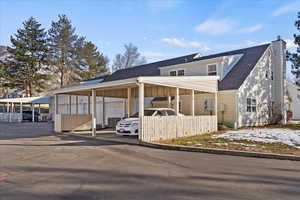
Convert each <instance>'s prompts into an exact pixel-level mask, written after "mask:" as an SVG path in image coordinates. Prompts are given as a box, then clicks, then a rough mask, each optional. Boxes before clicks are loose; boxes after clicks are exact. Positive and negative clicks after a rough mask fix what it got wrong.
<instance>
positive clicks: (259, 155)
mask: <svg viewBox="0 0 300 200" xmlns="http://www.w3.org/2000/svg"><path fill="white" fill-rule="evenodd" d="M140 144H141V145H143V146H146V147H151V148H156V149H164V150H176V151H190V152H202V153H211V154H221V155H231V156H244V157H256V158H269V159H279V160H292V161H300V156H290V155H282V154H272V153H257V152H247V151H236V150H224V149H212V148H201V147H188V146H181V145H167V144H160V143H153V142H140Z"/></svg>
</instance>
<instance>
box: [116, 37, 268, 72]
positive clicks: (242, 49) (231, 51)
mask: <svg viewBox="0 0 300 200" xmlns="http://www.w3.org/2000/svg"><path fill="white" fill-rule="evenodd" d="M265 45H270V43H265V44H260V45H256V46H251V47H246V48H241V49H235V50H230V51H224V52H220V53H214V54H209V55H204V56H201V57H199V58H196V59H194V60H200V59H203V58H205V57H213V56H217V55H221V54H228V53H233V52H236V51H245V50H248V49H252V48H257V47H261V46H265ZM198 53H199V52H197V53H192V54H188V55H184V56H179V57H173V58H169V59H165V60H160V61H156V62H150V63H145V64H142V65H136V66H133V67H128V68H124V69H119V70H117V71H115V72H118V71H124V70H131V69H135V68H137V67H143V66H147V65H150V64H157V63H161V62H167V61H170V60H173V59H180V58H184V57H188V56H193V55H195V54H198ZM115 72H113V73H115Z"/></svg>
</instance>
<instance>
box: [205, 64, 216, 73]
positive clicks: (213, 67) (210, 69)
mask: <svg viewBox="0 0 300 200" xmlns="http://www.w3.org/2000/svg"><path fill="white" fill-rule="evenodd" d="M207 72H208V76H216V75H217V64H209V65H207Z"/></svg>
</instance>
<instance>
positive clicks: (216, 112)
mask: <svg viewBox="0 0 300 200" xmlns="http://www.w3.org/2000/svg"><path fill="white" fill-rule="evenodd" d="M215 116H216V128H217V130H218V92H215Z"/></svg>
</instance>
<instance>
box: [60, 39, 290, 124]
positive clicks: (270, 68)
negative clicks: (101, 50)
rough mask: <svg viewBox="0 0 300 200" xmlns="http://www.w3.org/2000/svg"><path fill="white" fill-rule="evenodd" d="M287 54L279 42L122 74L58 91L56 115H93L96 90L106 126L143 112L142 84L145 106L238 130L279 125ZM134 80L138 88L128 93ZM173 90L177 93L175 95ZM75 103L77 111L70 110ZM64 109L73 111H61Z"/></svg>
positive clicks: (100, 116)
mask: <svg viewBox="0 0 300 200" xmlns="http://www.w3.org/2000/svg"><path fill="white" fill-rule="evenodd" d="M285 51H286V43H285V41H283V40H281V39H280V38H278V39H277V40H275V41H272V42H271V43H268V44H263V45H259V46H254V47H250V48H244V49H238V50H234V51H229V52H223V53H218V54H213V55H208V56H202V55H201V54H198V53H195V54H190V55H186V56H182V57H177V58H173V59H168V60H163V61H159V62H155V63H149V64H145V65H140V66H136V67H132V68H128V69H122V70H118V71H116V72H114V73H113V74H111V75H109V76H107V77H104V78H101V79H99V81H98V82H97V83H87V84H84V85H82V84H80V85H77V86H72V87H69V88H62V89H59V90H56V91H55V92H54V93H55V94H56V96H57V99H58V100H57V105H58V106H57V108H58V111H57V112H56V114H64V115H66V114H72V113H73V114H75V113H76V114H84V113H91V112H90V111H93V108H91V107H92V106H91V99H90V98H88V96H91V95H92V90H93V89H94V90H97V91H99V92H96V96H99V97H95V102H94V103H95V116H96V118H95V120H96V121H95V122H93V121H92V123H94V124H99V125H100V124H101V125H103V124H104V125H105V124H107V123H108V118H115V117H123V116H124V115H126V114H127V115H128V114H132V113H133V112H135V111H137V110H140V109H138V108H141V107H140V101H141V99H139V98H138V97H140V96H139V94H138V93H139V90H140V89H138V88H140V84H141V83H142V84H146V85H147V86H150V85H151V89H149V90H151V92H147V90H145V91H144V92H143V95H144V94H145V95H144V96H143V97H145V99H144V100H143V107H151V106H152V107H173V108H175V109H176V110H178V112H182V113H183V114H185V115H186V116H191V115H192V116H194V115H196V116H213V115H216V116H217V121H218V122H219V123H222V122H227V123H231V124H232V125H234V126H235V127H243V126H259V125H266V124H270V123H272V122H275V121H281V122H282V123H285V121H286V112H285V110H286V108H285V103H284V94H285V81H284V80H285V73H286V61H285ZM175 76H178V77H175ZM143 77H146V78H144V79H145V80H146V81H145V80H144V79H143ZM151 77H152V78H151ZM159 77H161V78H159ZM193 77H194V78H193ZM205 77H216V78H215V79H214V80H216V79H218V81H217V83H218V84H217V90H216V91H217V92H214V87H213V84H214V83H213V82H210V81H213V80H210V79H207V81H206V82H205V81H204V80H206V79H205ZM159 80H160V81H159ZM171 80H172V81H171ZM188 80H190V82H189V81H188ZM134 81H136V84H135V88H132V91H131V90H128V88H130V87H133V85H134V84H133V82H134ZM143 81H145V82H143ZM196 82H198V84H195V83H196ZM126 84H128V85H127V86H128V87H126ZM137 85H138V87H136V86H137ZM154 86H155V87H154ZM118 87H119V91H118V92H119V93H118V94H117V93H116V91H117V89H118ZM110 88H111V90H110ZM126 88H127V89H126ZM145 88H147V87H145ZM155 88H157V89H155ZM165 88H169V89H168V90H166V89H165ZM172 88H173V89H175V88H176V92H175V90H173V89H172ZM177 89H180V92H178V91H177ZM130 91H131V92H130ZM195 91H196V92H195ZM128 92H130V93H128ZM177 95H178V96H177ZM66 96H69V97H66ZM76 96H77V97H76ZM79 96H81V97H79ZM112 97H113V98H112ZM129 97H130V98H129ZM63 98H65V100H62V99H63ZM79 98H83V99H84V98H85V100H83V99H82V100H79ZM104 101H105V102H106V103H105V104H103V103H102V102H104ZM129 101H130V102H129ZM79 102H81V103H79ZM72 104H73V106H75V107H74V108H72V106H70V105H72ZM85 104H86V105H85ZM191 105H192V106H191ZM63 106H65V107H67V108H69V109H63V108H60V107H63ZM80 106H82V108H80ZM84 107H87V110H88V111H85V109H84ZM128 109H129V110H128ZM103 110H105V111H106V112H103ZM216 111H217V112H216ZM103 113H105V114H103ZM87 119H89V117H87ZM103 119H104V120H103ZM213 129H214V128H213Z"/></svg>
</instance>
